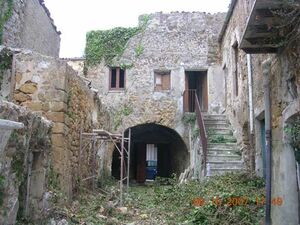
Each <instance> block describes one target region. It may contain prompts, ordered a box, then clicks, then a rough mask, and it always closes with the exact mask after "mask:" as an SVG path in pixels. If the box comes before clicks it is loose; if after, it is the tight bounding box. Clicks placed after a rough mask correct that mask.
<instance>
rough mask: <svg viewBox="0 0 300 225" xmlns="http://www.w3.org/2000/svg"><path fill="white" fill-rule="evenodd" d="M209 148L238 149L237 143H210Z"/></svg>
mask: <svg viewBox="0 0 300 225" xmlns="http://www.w3.org/2000/svg"><path fill="white" fill-rule="evenodd" d="M207 148H208V149H212V150H223V149H225V150H238V146H237V144H236V143H208V145H207Z"/></svg>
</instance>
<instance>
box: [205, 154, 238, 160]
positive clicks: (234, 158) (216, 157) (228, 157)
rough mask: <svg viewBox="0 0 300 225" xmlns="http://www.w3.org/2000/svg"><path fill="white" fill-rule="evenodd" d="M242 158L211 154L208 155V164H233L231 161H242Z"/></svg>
mask: <svg viewBox="0 0 300 225" xmlns="http://www.w3.org/2000/svg"><path fill="white" fill-rule="evenodd" d="M241 160H242V157H241V156H240V155H237V154H211V153H209V154H208V155H207V161H208V162H214V161H223V162H231V161H241Z"/></svg>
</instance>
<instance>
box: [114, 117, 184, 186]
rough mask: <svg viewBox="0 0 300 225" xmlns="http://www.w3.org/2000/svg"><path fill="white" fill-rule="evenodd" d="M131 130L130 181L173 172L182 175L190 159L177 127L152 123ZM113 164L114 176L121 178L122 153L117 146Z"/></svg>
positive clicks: (139, 180) (164, 175)
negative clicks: (176, 129) (120, 153)
mask: <svg viewBox="0 0 300 225" xmlns="http://www.w3.org/2000/svg"><path fill="white" fill-rule="evenodd" d="M131 132H132V133H131V150H130V165H129V166H130V180H131V181H134V182H137V183H140V184H142V183H144V182H145V181H146V180H154V179H155V178H156V177H172V174H176V175H177V176H179V175H180V174H181V173H182V172H184V170H185V169H186V167H187V166H188V163H189V152H188V149H187V147H186V144H185V142H184V141H183V139H182V138H181V136H180V135H179V134H178V133H177V132H176V131H175V130H173V129H171V128H168V127H165V126H162V125H158V124H154V123H149V124H142V125H137V126H134V127H131ZM126 135H127V134H126V132H125V136H126ZM125 167H126V168H127V160H125ZM111 168H112V176H113V177H115V178H116V179H119V178H120V172H119V171H120V157H119V154H118V151H117V150H116V149H115V151H114V153H113V159H112V167H111Z"/></svg>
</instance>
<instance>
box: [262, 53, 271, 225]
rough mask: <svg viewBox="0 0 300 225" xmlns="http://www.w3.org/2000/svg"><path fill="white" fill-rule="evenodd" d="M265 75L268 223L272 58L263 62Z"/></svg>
mask: <svg viewBox="0 0 300 225" xmlns="http://www.w3.org/2000/svg"><path fill="white" fill-rule="evenodd" d="M262 67H263V76H264V101H265V129H266V142H265V144H266V225H270V224H271V188H272V186H271V185H272V184H271V181H272V174H271V166H272V162H271V160H272V144H271V142H272V133H271V118H272V117H271V99H270V75H271V60H270V59H268V60H266V61H264V62H263V65H262Z"/></svg>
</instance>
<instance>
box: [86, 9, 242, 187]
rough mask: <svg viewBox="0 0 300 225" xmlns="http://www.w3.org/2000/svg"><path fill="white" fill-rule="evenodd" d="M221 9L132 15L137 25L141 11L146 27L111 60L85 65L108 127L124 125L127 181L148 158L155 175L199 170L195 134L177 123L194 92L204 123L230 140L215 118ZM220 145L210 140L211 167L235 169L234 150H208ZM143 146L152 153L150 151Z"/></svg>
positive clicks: (220, 106) (220, 94) (140, 173)
mask: <svg viewBox="0 0 300 225" xmlns="http://www.w3.org/2000/svg"><path fill="white" fill-rule="evenodd" d="M224 16H225V14H224V13H217V14H207V13H200V12H193V13H187V12H181V13H180V12H172V13H170V14H163V13H155V14H151V15H148V16H140V18H139V24H143V22H144V20H145V17H148V20H147V23H146V26H145V27H144V29H143V30H142V32H140V33H138V34H136V35H134V36H133V37H132V38H130V40H129V41H128V43H127V44H126V47H125V50H124V52H123V54H122V55H121V56H120V57H119V58H117V59H115V61H114V62H113V63H112V64H113V65H107V64H106V63H105V61H102V62H101V63H100V64H98V65H96V66H92V67H89V68H88V72H87V75H86V77H87V79H89V80H91V84H92V86H93V87H94V88H95V89H98V90H99V92H98V96H99V98H100V99H101V101H102V103H103V104H104V105H105V106H106V107H107V109H108V111H109V114H110V115H111V120H112V127H113V128H114V129H115V130H116V131H128V129H129V128H131V130H132V139H133V140H132V141H133V146H134V147H133V148H132V152H131V165H130V167H131V178H132V179H133V180H137V181H138V182H144V181H145V179H146V178H147V175H146V174H144V173H145V171H146V170H145V167H146V161H151V160H153V161H156V163H157V170H158V171H157V175H158V176H167V177H169V176H171V174H172V173H176V174H177V175H180V174H181V173H182V172H184V171H185V170H186V171H189V170H190V171H194V172H192V173H190V174H192V176H199V173H200V172H199V171H198V172H197V171H196V170H198V168H199V167H200V166H199V164H201V163H199V162H200V161H201V160H200V158H201V155H199V153H200V151H199V143H198V142H199V140H197V138H199V136H198V135H195V134H196V133H197V129H196V130H193V129H191V128H190V127H189V125H188V124H186V123H185V122H184V120H185V119H184V118H185V117H188V116H189V115H190V114H189V113H193V112H194V110H195V104H196V99H195V94H196V95H197V97H198V99H199V104H200V106H201V108H202V111H203V113H205V115H207V117H205V118H204V119H205V120H206V121H205V122H207V123H208V126H209V125H212V127H211V129H212V130H213V131H214V132H216V135H215V136H216V137H219V136H220V134H224V135H225V136H226V137H228V138H229V139H230V138H231V139H232V140H233V141H232V142H234V138H233V136H232V134H231V130H230V127H228V126H229V125H228V124H227V122H226V117H225V116H223V115H221V116H220V117H217V116H218V115H219V114H222V113H224V111H225V108H226V104H225V98H224V95H225V82H224V79H223V73H222V67H221V65H220V64H219V56H220V54H219V49H218V43H217V40H218V35H219V33H220V30H221V26H222V24H223V21H224ZM88 44H89V43H88ZM211 115H215V116H216V117H211ZM215 118H217V119H215ZM210 122H211V123H212V124H209V123H210ZM194 123H195V120H194ZM213 126H214V127H213ZM214 128H216V129H214ZM218 128H219V129H218ZM217 132H221V133H220V134H219V133H217ZM222 137H223V136H222ZM197 143H198V144H197ZM224 144H225V143H224ZM153 145H154V147H153ZM228 146H229V145H228ZM228 146H217V145H216V146H210V147H211V148H212V152H211V156H212V157H211V158H209V160H211V161H210V162H209V163H210V171H212V172H211V173H215V172H216V173H217V172H218V171H223V170H228V171H230V170H237V169H240V168H242V165H241V161H240V157H239V156H238V155H236V154H235V153H233V154H232V155H231V156H232V157H231V158H232V159H233V160H232V162H231V164H230V165H229V164H228V165H227V164H226V163H227V162H224V161H223V158H222V157H221V158H220V157H218V156H216V155H214V154H217V153H216V151H215V150H217V151H218V150H219V147H224V148H225V149H224V148H223V149H224V152H225V150H227V148H226V147H228ZM231 147H232V149H229V152H231V150H234V148H237V146H236V144H235V143H232V145H230V148H231ZM153 148H154V150H151V149H153ZM146 152H148V153H149V154H150V152H154V155H155V156H154V158H151V157H150V155H149V154H146ZM149 157H150V158H151V159H150V158H149ZM229 157H230V156H229ZM225 164H226V165H225ZM118 169H119V164H118V153H117V151H116V150H115V154H113V156H112V174H113V175H114V176H115V177H118V171H115V170H118Z"/></svg>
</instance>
